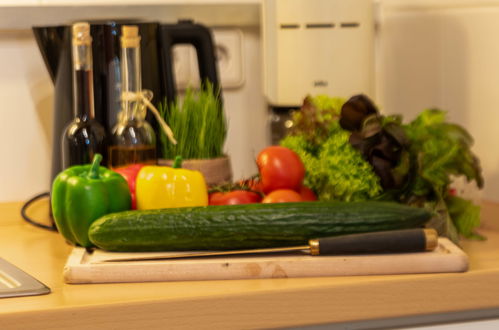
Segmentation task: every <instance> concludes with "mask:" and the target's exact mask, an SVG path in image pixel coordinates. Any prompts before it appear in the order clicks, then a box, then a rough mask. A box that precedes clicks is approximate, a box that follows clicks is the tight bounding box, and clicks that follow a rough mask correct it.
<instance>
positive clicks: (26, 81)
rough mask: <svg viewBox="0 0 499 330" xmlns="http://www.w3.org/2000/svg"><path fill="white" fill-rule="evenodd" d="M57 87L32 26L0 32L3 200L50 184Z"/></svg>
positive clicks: (0, 197) (25, 195)
mask: <svg viewBox="0 0 499 330" xmlns="http://www.w3.org/2000/svg"><path fill="white" fill-rule="evenodd" d="M52 95H53V87H52V83H51V80H50V77H49V75H48V73H47V71H46V70H45V65H44V63H43V60H42V58H41V56H40V54H39V52H38V48H37V45H36V42H35V41H34V39H33V37H32V35H31V31H23V30H21V31H6V30H1V31H0V99H1V107H0V118H1V119H0V155H2V156H1V157H2V160H1V163H0V182H1V186H0V201H14V200H22V199H26V198H28V197H30V196H31V195H34V194H36V193H39V192H43V191H46V190H47V189H48V187H49V177H50V157H51V142H52V99H53V98H52Z"/></svg>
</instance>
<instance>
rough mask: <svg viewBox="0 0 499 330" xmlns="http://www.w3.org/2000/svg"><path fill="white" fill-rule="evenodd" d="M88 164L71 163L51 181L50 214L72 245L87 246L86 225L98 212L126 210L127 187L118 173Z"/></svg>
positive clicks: (128, 204) (98, 157) (97, 157)
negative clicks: (71, 164)
mask: <svg viewBox="0 0 499 330" xmlns="http://www.w3.org/2000/svg"><path fill="white" fill-rule="evenodd" d="M101 160H102V156H101V155H100V154H95V156H94V159H93V162H92V164H88V165H75V166H72V167H70V168H68V169H66V170H64V171H63V172H61V173H59V174H58V175H57V177H56V178H55V180H54V182H53V184H52V195H51V204H52V215H53V217H54V221H55V224H56V226H57V229H58V230H59V232H60V233H61V234H62V236H64V238H66V240H68V241H69V242H70V243H72V244H74V245H81V246H83V247H91V246H92V243H91V242H90V241H89V239H88V228H89V227H90V225H91V224H92V223H93V222H94V221H95V220H97V219H98V218H100V217H101V216H103V215H105V214H108V213H112V212H119V211H125V210H129V209H130V207H131V197H130V191H129V189H128V184H127V182H126V180H125V179H124V178H123V177H122V176H121V175H120V174H118V173H116V172H114V171H112V170H109V169H107V168H106V167H102V166H100V162H101Z"/></svg>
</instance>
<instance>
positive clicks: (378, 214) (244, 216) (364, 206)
mask: <svg viewBox="0 0 499 330" xmlns="http://www.w3.org/2000/svg"><path fill="white" fill-rule="evenodd" d="M430 217H431V214H430V212H428V211H427V210H425V209H421V208H414V207H409V206H406V205H402V204H397V203H390V202H375V201H367V202H299V203H276V204H244V205H220V206H204V207H185V208H172V209H161V210H146V211H125V212H119V213H113V214H108V215H105V216H103V217H101V218H100V219H98V220H97V221H95V222H94V223H93V224H92V226H91V227H90V229H89V238H90V241H91V242H92V243H93V244H95V246H97V247H98V248H101V249H104V250H108V251H128V252H134V251H182V250H184V251H185V250H230V249H250V248H264V247H279V246H292V245H302V244H307V242H308V240H309V239H311V238H320V237H326V236H335V235H343V234H353V233H361V232H371V231H380V230H391V229H404V228H414V227H420V226H422V225H424V224H425V223H426V222H427V221H428V220H429V219H430Z"/></svg>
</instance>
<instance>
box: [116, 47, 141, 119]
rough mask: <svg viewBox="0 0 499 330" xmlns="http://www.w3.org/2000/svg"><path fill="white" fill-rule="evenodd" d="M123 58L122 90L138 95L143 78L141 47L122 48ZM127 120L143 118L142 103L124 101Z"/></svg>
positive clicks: (123, 105) (123, 106)
mask: <svg viewBox="0 0 499 330" xmlns="http://www.w3.org/2000/svg"><path fill="white" fill-rule="evenodd" d="M121 54H122V58H121V72H122V79H121V88H122V92H124V93H138V92H141V91H142V76H141V69H140V46H138V45H137V46H136V47H122V51H121ZM122 108H123V111H124V115H125V118H126V119H128V120H133V119H144V118H142V112H144V110H143V105H142V104H141V102H140V101H139V102H137V101H130V100H122Z"/></svg>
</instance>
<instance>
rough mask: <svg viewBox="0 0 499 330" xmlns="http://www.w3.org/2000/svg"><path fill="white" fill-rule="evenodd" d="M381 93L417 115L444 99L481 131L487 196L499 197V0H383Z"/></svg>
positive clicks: (389, 106)
mask: <svg viewBox="0 0 499 330" xmlns="http://www.w3.org/2000/svg"><path fill="white" fill-rule="evenodd" d="M380 20H381V25H380V27H379V30H378V57H377V60H378V72H377V73H378V75H377V100H378V102H379V104H381V106H382V108H383V112H385V113H402V114H404V115H405V117H406V118H407V119H408V120H409V119H412V118H414V116H415V115H416V114H417V113H418V112H420V111H421V110H423V109H425V108H429V107H438V108H441V109H444V110H446V111H448V118H449V120H451V121H453V122H455V123H458V124H461V125H462V126H464V127H465V128H466V129H467V130H468V131H469V132H470V133H471V134H472V136H473V137H474V139H475V145H474V148H473V150H474V152H475V153H476V154H477V155H478V157H479V158H480V160H481V165H482V168H483V174H484V177H485V188H484V190H483V192H482V196H483V198H485V199H489V200H495V201H498V200H499V148H497V141H498V140H499V129H498V123H499V40H497V38H496V37H495V35H497V32H498V31H499V2H498V1H489V2H487V3H484V2H481V1H471V0H470V1H464V0H461V1H457V2H452V1H440V2H439V1H410V0H407V1H400V0H399V1H390V0H388V1H382V2H381V10H380Z"/></svg>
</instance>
